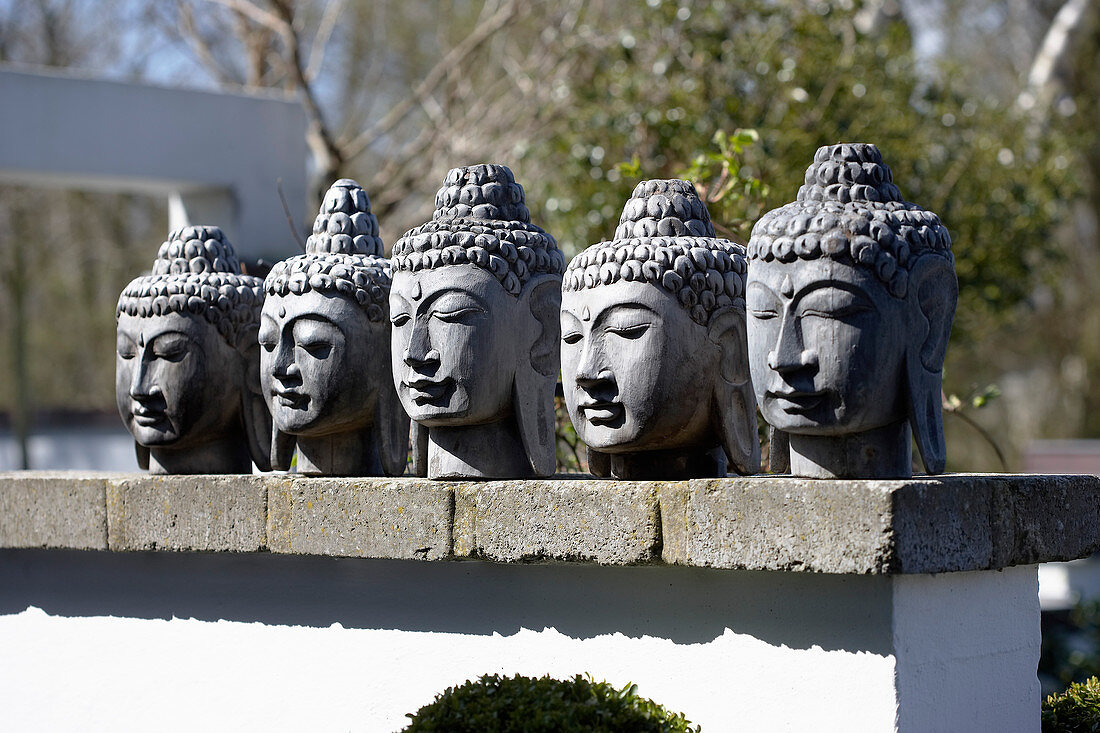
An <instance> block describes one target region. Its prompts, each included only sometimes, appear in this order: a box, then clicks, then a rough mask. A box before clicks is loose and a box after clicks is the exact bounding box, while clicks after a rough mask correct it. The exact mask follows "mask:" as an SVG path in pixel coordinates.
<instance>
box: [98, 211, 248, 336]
mask: <svg viewBox="0 0 1100 733" xmlns="http://www.w3.org/2000/svg"><path fill="white" fill-rule="evenodd" d="M263 300H264V295H263V280H261V279H260V278H258V277H252V276H251V275H242V274H241V264H240V260H238V259H237V255H236V253H235V252H234V251H233V246H232V245H231V244H230V243H229V240H227V239H226V238H225V235H224V234H223V233H222V230H221V229H219V228H218V227H214V226H187V227H182V228H180V229H176V230H175V231H173V232H172V233H171V234H169V235H168V241H166V242H165V243H164V244H162V245H161V246H160V251H159V252H158V253H157V259H156V260H155V261H154V262H153V272H152V274H151V275H145V276H143V277H139V278H136V279H135V280H132V281H131V282H130V284H129V285H127V286H126V288H125V289H124V290H123V291H122V295H120V296H119V299H118V307H117V308H116V310H115V320H116V321H117V320H118V317H119V316H120V315H121V314H123V313H125V314H127V315H130V316H139V317H141V318H149V317H152V316H162V315H168V314H169V313H180V314H192V315H196V316H197V315H202V316H203V317H205V318H206V320H207V322H209V323H210V324H212V325H213V326H215V327H216V328H217V329H218V333H220V334H221V335H222V337H223V338H224V339H225V340H226V341H227V342H229V344H230V345H233V346H235V345H236V343H237V337H238V335H239V334H240V331H241V329H243V328H245V327H247V326H252V325H255V324H256V323H257V322H258V321H259V318H260V308H261V306H262V305H263Z"/></svg>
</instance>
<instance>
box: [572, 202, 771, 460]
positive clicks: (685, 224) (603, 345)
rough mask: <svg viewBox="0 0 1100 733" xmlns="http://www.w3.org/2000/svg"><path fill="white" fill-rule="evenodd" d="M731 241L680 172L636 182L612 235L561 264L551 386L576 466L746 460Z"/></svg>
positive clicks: (747, 414) (748, 409) (754, 448)
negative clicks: (560, 398)
mask: <svg viewBox="0 0 1100 733" xmlns="http://www.w3.org/2000/svg"><path fill="white" fill-rule="evenodd" d="M744 254H745V249H744V247H742V246H741V245H739V244H735V243H733V242H731V241H729V240H726V239H718V238H716V236H715V233H714V227H713V226H712V224H711V221H710V215H709V214H708V213H707V209H706V205H705V204H704V203H703V202H702V201H701V200H700V199H699V196H698V194H697V193H696V192H695V187H694V186H692V184H691V183H689V182H688V181H680V180H671V181H643V182H642V183H639V184H638V186H637V187H636V188H635V189H634V193H633V195H632V196H631V197H630V200H629V201H627V203H626V207H625V208H624V209H623V214H622V218H621V219H620V220H619V227H618V229H617V230H616V232H615V239H614V240H613V241H610V242H600V243H599V244H595V245H593V246H591V247H589V248H588V249H586V250H584V251H583V252H581V253H580V254H579V255H577V256H576V257H574V258H573V260H572V261H571V262H570V263H569V267H568V269H567V270H566V272H565V277H564V280H563V285H562V290H563V295H562V309H561V332H562V386H563V388H564V392H565V404H566V407H567V409H568V411H569V417H570V419H571V420H572V421H573V425H574V427H575V428H576V430H577V435H578V436H579V437H580V438H581V440H583V441H584V442H585V444H586V445H587V446H588V462H589V470H590V471H591V472H592V473H593V474H595V475H603V476H607V475H612V476H616V477H618V478H626V479H656V478H693V477H704V476H725V475H726V458H727V457H728V459H729V461H730V463H731V464H732V465H733V467H734V468H735V469H736V470H737V471H738V472H740V473H756V472H758V471H759V470H760V444H759V441H758V439H757V432H756V403H755V400H754V398H753V391H752V385H751V383H750V381H749V365H748V358H747V355H748V351H747V346H746V342H745V297H744V294H745V269H746V267H745V256H744Z"/></svg>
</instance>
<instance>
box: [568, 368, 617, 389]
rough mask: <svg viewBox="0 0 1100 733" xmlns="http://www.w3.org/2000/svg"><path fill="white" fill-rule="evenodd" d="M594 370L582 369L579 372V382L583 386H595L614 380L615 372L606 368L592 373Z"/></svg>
mask: <svg viewBox="0 0 1100 733" xmlns="http://www.w3.org/2000/svg"><path fill="white" fill-rule="evenodd" d="M592 371H594V370H582V371H579V372H577V384H578V385H579V386H581V387H594V386H596V385H597V384H601V383H606V382H614V381H615V373H614V372H612V371H611V370H610V369H607V368H604V369H601V370H599V371H598V372H596V373H595V374H592Z"/></svg>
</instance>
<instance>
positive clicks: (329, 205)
mask: <svg viewBox="0 0 1100 733" xmlns="http://www.w3.org/2000/svg"><path fill="white" fill-rule="evenodd" d="M326 252H328V253H332V254H347V255H375V256H377V257H381V256H382V255H383V254H385V252H384V250H383V246H382V238H381V237H380V236H379V233H378V217H376V216H375V215H374V214H372V213H371V210H370V199H369V198H368V197H367V192H366V191H364V190H363V187H362V186H360V185H359V184H358V183H356V182H355V181H353V180H352V179H350V178H341V179H340V180H338V181H337V182H336V183H334V184H332V186H330V187H329V190H328V193H326V194H325V200H324V201H322V202H321V211H320V212H319V213H318V214H317V218H316V219H314V220H313V234H311V235H309V239H307V240H306V253H307V254H323V253H326Z"/></svg>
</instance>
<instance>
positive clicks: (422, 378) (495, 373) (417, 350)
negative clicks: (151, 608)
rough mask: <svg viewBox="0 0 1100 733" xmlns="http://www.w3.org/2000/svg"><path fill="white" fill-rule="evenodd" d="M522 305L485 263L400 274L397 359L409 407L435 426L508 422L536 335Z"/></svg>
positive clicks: (395, 305)
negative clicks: (519, 367)
mask: <svg viewBox="0 0 1100 733" xmlns="http://www.w3.org/2000/svg"><path fill="white" fill-rule="evenodd" d="M520 316H521V313H520V304H519V303H518V302H517V299H516V298H515V297H514V296H512V295H509V294H508V293H507V292H506V291H505V290H504V288H503V287H502V286H501V284H500V282H499V281H498V280H497V278H496V277H495V276H494V275H493V274H492V273H490V272H488V271H487V270H485V269H483V268H481V267H478V266H477V265H471V264H464V265H451V266H447V267H440V268H437V269H431V270H420V271H417V272H408V271H400V272H397V273H394V276H393V285H392V287H391V289H390V320H391V322H392V324H393V331H392V333H393V337H392V338H393V340H392V347H391V358H392V360H393V374H394V381H395V382H396V386H397V393H398V396H399V397H400V399H401V404H402V406H403V407H404V408H405V411H406V412H407V413H408V415H409V417H410V418H411V419H413V420H415V421H416V422H419V423H421V424H422V425H427V426H429V427H436V426H454V425H480V424H484V423H490V422H495V421H497V420H500V419H503V418H504V417H506V416H507V415H508V414H509V412H510V410H511V409H512V394H513V392H512V386H513V381H514V377H515V369H516V366H515V365H516V364H517V361H516V358H517V357H516V354H517V353H518V351H519V349H525V351H526V350H529V349H530V345H531V343H532V341H533V340H534V339H533V336H532V335H531V334H529V333H526V327H525V326H520V325H519V324H520V323H521V322H522V321H521V319H520Z"/></svg>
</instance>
